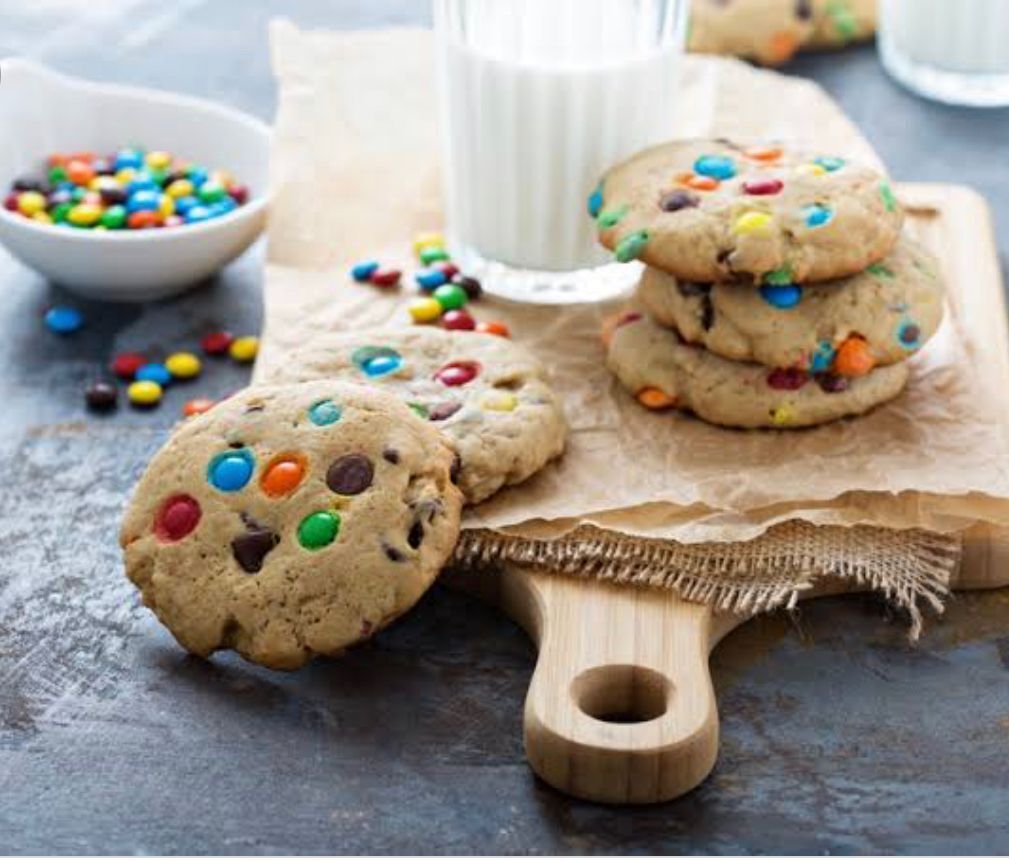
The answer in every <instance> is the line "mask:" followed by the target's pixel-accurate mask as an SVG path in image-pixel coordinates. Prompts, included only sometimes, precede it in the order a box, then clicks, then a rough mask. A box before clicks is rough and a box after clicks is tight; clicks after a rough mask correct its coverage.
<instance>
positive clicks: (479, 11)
mask: <svg viewBox="0 0 1009 861" xmlns="http://www.w3.org/2000/svg"><path fill="white" fill-rule="evenodd" d="M688 5H689V2H688V0H434V20H435V30H436V34H437V41H438V56H439V65H440V70H439V71H440V100H441V120H442V131H443V142H444V151H443V156H444V157H443V172H444V191H445V207H446V228H447V234H448V241H449V244H450V250H451V251H452V254H453V256H454V258H455V259H456V260H457V261H458V262H459V263H460V265H461V266H462V267H463V268H464V269H465V271H467V272H469V273H470V274H473V275H476V276H477V277H479V278H481V280H482V281H483V283H484V288H485V289H486V290H487V291H488V292H490V293H495V294H498V295H502V296H506V297H508V298H511V299H517V300H522V301H532V302H553V303H556V302H573V301H591V300H598V299H603V298H607V297H609V296H612V295H615V294H619V293H621V292H623V291H625V290H627V289H628V287H629V286H630V285H631V284H632V283H633V282H634V280H635V279H636V277H637V273H638V270H639V267H638V265H637V264H614V263H612V262H611V261H612V255H610V254H608V253H607V252H606V251H605V250H604V249H602V248H601V247H600V246H599V245H598V244H597V242H596V239H595V236H596V230H595V225H594V222H593V221H592V219H591V218H590V217H589V215H588V212H587V209H586V200H587V199H588V197H589V195H590V194H591V192H592V190H593V189H594V188H595V186H596V184H597V183H598V181H599V177H600V175H601V174H602V173H603V172H604V171H605V170H606V169H607V168H608V167H610V166H611V165H613V164H614V163H616V162H618V161H620V160H621V159H623V158H625V157H627V156H629V155H631V154H632V153H634V152H636V151H637V150H640V149H642V148H644V147H646V146H648V145H650V144H654V143H657V142H659V141H662V140H667V139H669V138H670V137H672V136H673V133H674V131H675V130H674V129H673V128H672V117H673V106H674V103H675V99H676V92H677V75H676V72H677V60H678V58H679V56H680V54H681V53H682V50H683V41H684V34H685V29H686V26H685V25H686V17H687V7H688Z"/></svg>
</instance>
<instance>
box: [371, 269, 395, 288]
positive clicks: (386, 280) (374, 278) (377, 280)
mask: <svg viewBox="0 0 1009 861" xmlns="http://www.w3.org/2000/svg"><path fill="white" fill-rule="evenodd" d="M402 277H403V273H402V272H400V271H399V270H398V269H376V270H375V271H374V272H372V273H371V277H370V278H369V279H368V281H370V282H371V283H372V284H374V285H375V286H376V287H395V286H396V285H397V284H399V279H400V278H402Z"/></svg>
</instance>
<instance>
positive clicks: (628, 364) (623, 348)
mask: <svg viewBox="0 0 1009 861" xmlns="http://www.w3.org/2000/svg"><path fill="white" fill-rule="evenodd" d="M606 362H607V365H608V367H609V369H610V370H611V371H612V372H613V373H614V374H615V375H616V377H617V379H619V380H620V382H621V383H622V384H623V386H624V387H625V388H626V389H627V390H628V391H630V392H631V393H632V394H633V395H634V396H635V397H636V398H637V399H638V401H639V403H641V404H642V405H643V406H646V407H649V408H651V409H667V408H673V407H676V408H679V409H683V410H689V411H691V412H693V413H695V414H696V415H697V416H699V417H700V418H702V419H704V420H705V421H709V422H711V423H712V424H716V425H722V426H724V427H738V428H798V427H806V426H810V425H819V424H824V423H826V422H829V421H833V420H834V419H839V418H841V417H843V416H848V415H857V414H859V413H864V412H866V411H868V410H870V409H872V408H873V407H874V406H876V405H877V404H881V403H884V402H885V401H888V400H890V399H891V398H893V397H896V396H897V395H898V394H899V393H900V391H901V389H903V388H904V384H905V383H906V382H907V377H908V368H907V364H906V363H904V362H901V363H899V364H896V365H888V366H886V367H882V368H877V369H876V370H874V371H872V372H871V373H869V374H866V375H865V376H862V377H857V378H855V379H848V378H845V377H840V376H837V375H835V374H829V373H827V374H809V373H807V372H806V371H800V370H798V369H795V368H792V369H787V370H786V369H773V368H767V367H765V366H764V365H757V364H754V363H752V362H732V361H729V360H728V359H723V358H722V357H721V356H716V355H715V354H714V353H710V352H708V351H707V350H703V349H701V348H699V347H694V346H690V345H688V344H685V343H684V342H683V341H682V340H681V339H680V337H679V336H678V335H677V334H676V332H674V331H673V330H672V329H666V328H663V327H662V326H659V325H658V324H657V323H655V322H653V321H652V320H650V319H649V318H648V317H645V316H642V315H639V314H635V313H630V314H626V315H624V316H623V317H622V318H621V319H620V320H618V321H617V323H616V325H615V327H614V328H613V329H612V331H611V332H610V333H609V346H608V350H607V358H606Z"/></svg>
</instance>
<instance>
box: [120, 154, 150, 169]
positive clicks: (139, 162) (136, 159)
mask: <svg viewBox="0 0 1009 861" xmlns="http://www.w3.org/2000/svg"><path fill="white" fill-rule="evenodd" d="M143 166H144V156H143V153H141V152H140V151H139V150H135V149H121V150H119V152H117V153H116V161H115V168H116V170H123V169H124V168H128V167H131V168H133V169H134V170H136V169H138V168H141V167H143Z"/></svg>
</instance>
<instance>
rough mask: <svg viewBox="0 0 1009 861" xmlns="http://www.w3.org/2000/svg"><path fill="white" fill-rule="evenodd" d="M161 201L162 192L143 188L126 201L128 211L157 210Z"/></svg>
mask: <svg viewBox="0 0 1009 861" xmlns="http://www.w3.org/2000/svg"><path fill="white" fill-rule="evenodd" d="M160 203H161V192H160V191H154V190H148V189H143V190H141V191H135V192H133V193H132V194H131V195H130V196H129V199H128V200H127V201H126V211H127V212H157V209H158V206H159V205H160Z"/></svg>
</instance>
